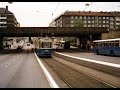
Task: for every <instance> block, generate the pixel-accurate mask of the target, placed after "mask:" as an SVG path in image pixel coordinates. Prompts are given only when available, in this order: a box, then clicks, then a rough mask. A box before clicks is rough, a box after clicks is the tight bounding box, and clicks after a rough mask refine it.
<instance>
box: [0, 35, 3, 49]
mask: <svg viewBox="0 0 120 90" xmlns="http://www.w3.org/2000/svg"><path fill="white" fill-rule="evenodd" d="M0 49H3V37H1V36H0Z"/></svg>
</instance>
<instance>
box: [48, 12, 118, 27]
mask: <svg viewBox="0 0 120 90" xmlns="http://www.w3.org/2000/svg"><path fill="white" fill-rule="evenodd" d="M78 19H79V20H80V21H81V22H82V23H83V24H84V26H83V27H108V28H110V29H117V28H118V26H119V25H120V12H102V11H101V12H92V11H88V12H85V11H66V12H64V13H63V14H61V15H60V16H59V17H57V18H56V19H54V21H52V22H51V23H52V24H50V27H53V26H54V27H75V26H74V22H75V20H78ZM53 22H54V24H53Z"/></svg>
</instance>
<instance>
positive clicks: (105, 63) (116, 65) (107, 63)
mask: <svg viewBox="0 0 120 90" xmlns="http://www.w3.org/2000/svg"><path fill="white" fill-rule="evenodd" d="M55 53H57V54H60V55H64V56H68V57H71V58H75V59H80V60H85V61H89V62H94V63H99V64H103V65H108V66H112V67H116V68H120V64H115V63H109V62H102V61H97V60H93V59H86V58H80V57H75V56H70V55H67V54H63V53H59V52H55Z"/></svg>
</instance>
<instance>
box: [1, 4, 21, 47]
mask: <svg viewBox="0 0 120 90" xmlns="http://www.w3.org/2000/svg"><path fill="white" fill-rule="evenodd" d="M14 27H20V23H18V22H17V19H16V17H15V15H14V14H13V13H12V12H11V11H9V10H8V6H6V8H0V28H14ZM18 39H20V37H4V39H3V47H4V48H6V47H8V49H10V48H11V47H12V46H13V45H15V44H16V41H17V40H18Z"/></svg>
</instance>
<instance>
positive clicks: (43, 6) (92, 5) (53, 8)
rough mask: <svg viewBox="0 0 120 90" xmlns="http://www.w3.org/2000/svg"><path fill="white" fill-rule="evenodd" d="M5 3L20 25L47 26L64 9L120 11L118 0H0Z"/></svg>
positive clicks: (3, 5)
mask: <svg viewBox="0 0 120 90" xmlns="http://www.w3.org/2000/svg"><path fill="white" fill-rule="evenodd" d="M86 4H89V6H85V5H86ZM6 5H8V9H9V10H10V11H11V12H13V13H14V15H15V17H16V18H17V21H18V22H19V23H20V26H21V27H48V26H49V23H50V22H51V21H52V20H53V19H54V18H56V17H57V16H59V15H60V14H62V13H64V12H65V11H66V10H69V11H83V10H85V11H120V2H13V3H12V4H8V3H7V2H0V7H5V6H6Z"/></svg>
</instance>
